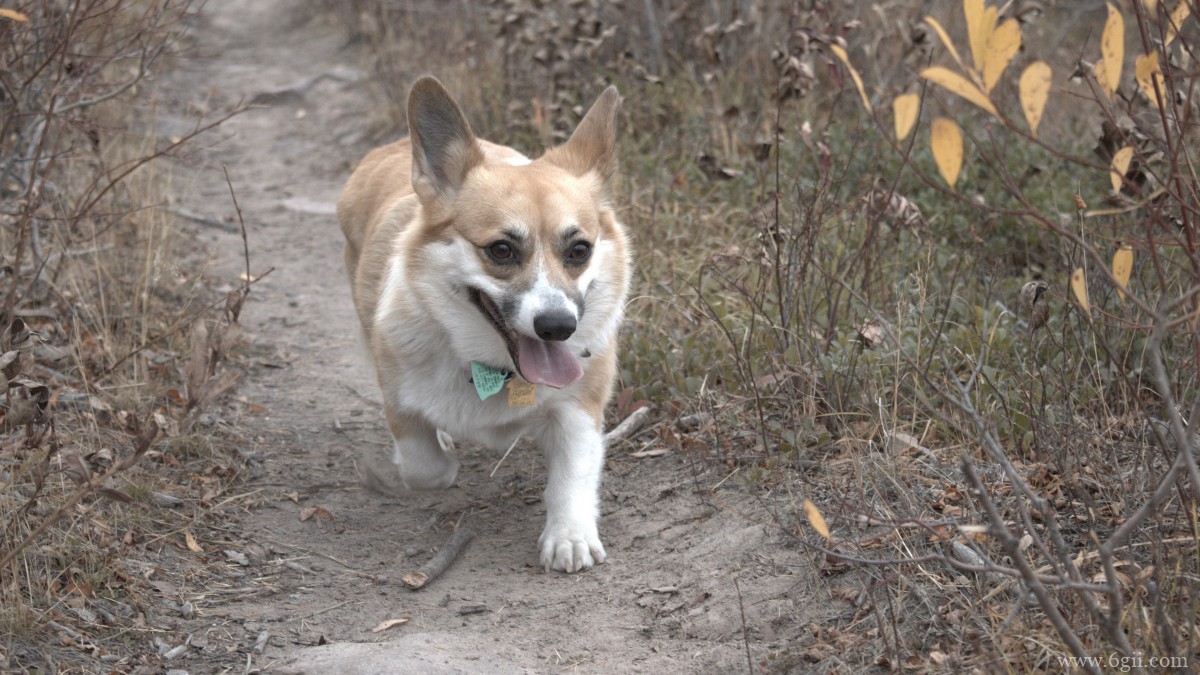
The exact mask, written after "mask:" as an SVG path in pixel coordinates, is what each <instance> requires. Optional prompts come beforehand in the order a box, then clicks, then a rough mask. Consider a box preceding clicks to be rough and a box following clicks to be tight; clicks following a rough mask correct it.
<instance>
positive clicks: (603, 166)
mask: <svg viewBox="0 0 1200 675" xmlns="http://www.w3.org/2000/svg"><path fill="white" fill-rule="evenodd" d="M620 108H621V94H619V93H618V92H617V88H616V87H615V86H612V85H609V87H608V89H605V90H604V93H603V94H600V98H598V99H596V102H595V103H593V104H592V107H591V109H590V110H588V111H587V114H586V115H584V116H583V120H582V121H580V122H579V126H578V127H576V128H575V133H573V134H571V138H569V139H568V140H567V142H566V143H564V144H562V145H560V146H558V147H557V148H554V149H552V150H550V151H548V152H547V153H546V155H545V158H546V159H547V160H548V161H550V162H552V163H554V164H557V165H558V166H561V167H562V168H564V169H566V170H567V171H570V172H571V173H573V174H575V175H577V176H583V175H586V174H588V173H591V172H595V173H596V174H597V175H598V176H599V177H600V179H601V181H603V183H604V184H605V185H606V186H607V185H608V182H609V180H610V179H612V176H613V174H614V173H616V170H617V111H618V110H620Z"/></svg>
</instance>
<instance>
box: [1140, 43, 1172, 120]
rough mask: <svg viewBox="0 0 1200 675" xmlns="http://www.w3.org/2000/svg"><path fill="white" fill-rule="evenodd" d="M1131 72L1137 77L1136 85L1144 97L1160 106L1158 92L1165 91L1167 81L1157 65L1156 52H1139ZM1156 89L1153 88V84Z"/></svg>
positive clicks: (1163, 92)
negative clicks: (1156, 86)
mask: <svg viewBox="0 0 1200 675" xmlns="http://www.w3.org/2000/svg"><path fill="white" fill-rule="evenodd" d="M1133 74H1134V77H1136V78H1137V83H1138V86H1139V87H1141V88H1142V91H1143V92H1144V93H1145V94H1146V98H1148V99H1150V102H1151V103H1153V104H1154V105H1156V106H1158V107H1160V108H1161V107H1162V102H1161V101H1160V100H1159V98H1158V95H1159V93H1162V94H1166V93H1167V82H1166V80H1164V79H1163V74H1162V69H1161V68H1159V67H1158V52H1150V53H1149V54H1140V55H1138V57H1137V58H1136V59H1135V60H1134V62H1133ZM1156 84H1157V85H1158V89H1157V90H1156V89H1155V85H1156Z"/></svg>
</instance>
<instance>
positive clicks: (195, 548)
mask: <svg viewBox="0 0 1200 675" xmlns="http://www.w3.org/2000/svg"><path fill="white" fill-rule="evenodd" d="M183 541H184V543H186V544H187V547H188V550H189V551H191V552H192V553H204V549H203V548H201V547H200V544H199V543H198V542H197V541H196V537H195V536H193V535H192V531H191V530H184V531H183Z"/></svg>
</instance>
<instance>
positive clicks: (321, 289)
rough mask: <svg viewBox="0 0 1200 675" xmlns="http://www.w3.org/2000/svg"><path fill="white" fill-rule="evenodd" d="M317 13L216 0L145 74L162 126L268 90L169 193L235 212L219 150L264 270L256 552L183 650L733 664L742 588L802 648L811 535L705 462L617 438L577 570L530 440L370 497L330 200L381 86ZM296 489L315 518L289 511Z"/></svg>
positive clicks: (373, 427)
mask: <svg viewBox="0 0 1200 675" xmlns="http://www.w3.org/2000/svg"><path fill="white" fill-rule="evenodd" d="M320 14H321V13H320V12H319V11H317V10H315V9H314V8H312V7H309V6H307V4H306V3H297V2H294V1H291V0H221V1H220V2H215V1H214V2H208V3H207V4H206V5H205V7H204V8H203V10H202V12H201V14H200V16H199V18H198V19H197V20H196V22H195V25H194V32H193V36H192V37H193V39H194V41H195V45H196V47H195V50H194V53H193V54H191V55H190V56H191V57H192V58H188V59H184V60H182V61H181V62H180V63H179V65H178V67H177V68H176V69H175V70H173V71H171V72H169V73H166V74H165V75H164V76H163V77H161V78H160V86H161V88H162V95H161V96H162V102H163V103H162V105H163V110H161V111H160V120H159V124H160V129H161V132H162V134H163V135H164V136H170V135H175V134H179V133H181V132H183V131H184V130H186V129H188V128H190V127H191V126H193V125H194V123H195V120H196V117H197V111H209V112H216V111H218V110H221V109H223V108H226V107H229V106H231V105H233V104H235V103H236V102H237V101H238V100H239V99H243V98H244V99H245V100H253V101H258V102H260V103H263V104H264V107H262V108H258V109H255V110H252V111H250V112H248V113H246V114H243V115H240V116H238V117H236V118H235V119H234V120H232V121H231V122H229V123H227V124H226V125H224V126H222V127H221V128H220V129H218V130H217V131H216V132H214V134H212V135H210V136H209V137H208V140H209V141H210V142H214V143H213V144H212V147H211V149H210V150H207V151H205V152H204V153H201V154H200V155H198V156H196V157H194V158H193V159H192V161H189V162H186V163H180V164H179V165H178V166H177V167H176V170H175V172H176V174H175V180H174V184H175V188H176V191H177V193H178V194H177V198H178V200H179V201H178V205H179V206H181V207H183V208H185V209H187V210H189V211H194V212H198V213H202V214H206V215H208V216H211V217H214V218H217V219H225V218H230V217H231V216H232V215H233V207H232V204H231V203H230V200H229V196H228V189H227V187H226V185H225V179H224V177H223V174H222V173H221V170H220V167H221V166H222V165H224V166H227V167H228V169H229V173H230V176H231V177H232V180H233V183H234V185H235V187H236V189H237V193H238V198H239V201H240V203H241V206H242V210H243V213H244V216H245V220H246V223H247V226H248V229H249V232H250V248H251V261H252V265H253V268H254V270H255V271H256V272H261V271H263V270H265V269H266V268H267V267H274V268H275V269H274V272H272V273H271V274H270V276H269V277H268V278H267V279H266V280H264V281H263V282H262V283H261V284H259V285H258V286H256V287H255V289H254V292H253V294H252V295H251V296H250V300H249V302H248V303H247V306H246V308H245V310H244V312H243V323H244V324H245V326H246V332H247V338H248V340H249V341H250V343H251V351H252V354H253V355H254V356H253V358H252V359H251V361H250V363H249V365H250V366H251V368H250V373H249V375H248V376H247V378H246V381H245V384H244V385H243V387H242V388H241V390H240V392H239V394H238V396H239V397H240V399H241V400H242V401H243V403H242V404H239V405H236V406H234V407H232V408H231V409H230V410H228V411H224V412H223V413H222V414H225V415H227V419H226V421H227V422H229V423H230V424H232V425H234V427H235V428H236V429H237V430H238V431H239V432H240V433H241V435H242V436H243V437H245V438H246V439H249V441H248V442H249V443H250V445H251V446H252V447H251V451H252V452H253V453H254V454H255V455H256V456H257V457H258V458H259V460H260V461H261V467H262V471H261V474H260V475H259V476H258V477H257V478H256V479H254V480H252V481H251V482H250V483H249V484H247V485H245V486H244V487H243V490H242V492H244V493H245V494H246V495H247V496H246V497H244V498H243V499H241V500H240V501H239V502H238V503H239V504H242V505H244V506H246V507H247V508H246V509H245V511H244V513H243V514H242V515H241V516H240V518H239V519H238V520H237V521H235V527H233V528H232V529H229V530H226V531H224V537H225V541H226V542H227V543H226V544H225V545H228V546H230V547H231V548H234V549H237V550H240V551H244V552H245V554H246V556H247V558H246V560H245V561H244V562H245V563H246V564H245V565H239V566H237V568H236V570H235V571H234V573H232V575H233V577H234V578H236V579H237V581H236V582H235V583H236V584H240V585H241V586H242V587H243V588H242V589H241V590H244V591H245V592H242V593H238V592H237V591H238V590H239V589H238V588H233V589H232V590H231V589H229V588H209V587H203V586H200V587H197V588H191V589H187V590H186V591H185V595H187V597H189V598H191V599H192V600H193V604H194V606H195V608H196V615H195V618H193V619H189V620H188V621H187V622H185V623H184V624H183V627H184V628H186V629H187V630H189V631H190V632H191V634H192V635H193V651H192V652H191V653H190V655H189V656H188V657H186V660H184V662H182V663H180V665H179V666H178V667H182V668H186V669H189V670H190V671H191V672H210V671H219V670H222V669H225V668H231V669H236V670H238V671H241V670H242V669H244V668H247V667H249V668H257V669H261V670H264V671H270V672H295V673H299V672H308V673H317V672H339V673H352V672H364V673H365V672H372V673H378V672H421V673H429V672H460V671H467V672H557V671H561V670H577V671H579V672H634V671H640V672H651V671H659V672H728V671H730V670H736V671H742V670H744V669H745V668H746V642H745V641H744V640H743V627H742V626H743V624H742V618H741V611H740V609H741V608H744V610H745V621H746V625H747V626H748V630H747V633H748V643H749V648H750V650H751V652H752V654H753V658H754V660H755V661H756V662H757V661H759V660H760V659H764V658H766V657H767V656H768V654H769V653H771V652H772V651H778V650H781V649H783V648H784V647H785V646H789V644H790V645H791V646H792V647H793V649H795V643H794V642H792V640H793V639H794V638H795V637H796V636H797V635H799V634H800V632H801V631H802V627H803V626H805V625H807V624H808V621H809V620H810V618H811V617H813V616H815V614H814V613H815V612H817V610H814V609H812V608H813V607H814V606H822V605H827V604H828V603H827V602H825V601H824V598H826V597H827V595H826V591H825V590H824V589H822V588H820V587H819V581H818V580H817V579H816V577H815V576H814V575H813V574H812V573H811V571H810V570H809V568H808V565H807V562H806V558H807V556H801V555H799V554H798V552H797V551H795V550H792V549H786V548H783V547H782V546H780V540H781V537H780V536H779V534H778V533H777V531H776V530H775V529H774V528H773V527H766V526H763V525H759V524H755V522H754V521H758V522H763V523H765V522H767V516H766V515H764V514H762V511H761V509H760V508H759V507H758V506H757V502H755V501H753V500H751V499H749V498H748V497H745V496H743V495H742V494H741V493H740V492H739V491H738V490H736V489H730V488H729V487H728V486H729V484H727V486H726V487H723V488H722V489H721V490H719V491H717V492H710V491H709V488H711V487H712V486H714V485H715V484H717V483H719V482H720V481H721V479H722V478H723V477H724V476H722V475H708V474H706V473H704V472H703V471H700V472H699V473H697V472H696V471H695V470H693V468H692V467H691V466H690V465H689V463H688V462H687V461H686V460H685V458H682V457H679V456H675V455H667V456H660V457H654V458H642V459H636V458H632V457H630V456H629V453H630V452H631V450H636V449H640V447H639V448H630V447H617V448H612V449H610V452H609V461H608V466H607V470H606V475H605V484H604V487H603V490H602V511H603V520H602V522H601V534H602V536H603V538H604V540H605V543H606V546H607V548H608V552H609V556H610V557H609V563H608V564H605V565H602V566H600V567H598V568H597V569H595V570H593V571H590V572H587V573H584V574H578V575H571V576H568V575H562V574H545V573H543V572H542V571H541V570H540V569H539V568H538V566H537V551H536V541H537V536H538V533H539V532H540V528H541V524H542V520H543V518H544V509H543V506H542V504H541V503H540V494H541V490H542V482H543V479H544V469H543V468H542V466H541V459H540V457H539V455H538V453H536V452H534V451H533V450H532V449H530V448H523V447H518V449H517V450H515V451H514V452H513V453H512V454H511V455H510V456H509V457H508V458H507V459H506V460H505V461H504V462H503V463H502V464H500V466H499V468H498V469H496V466H497V463H498V462H499V460H500V457H499V456H498V455H496V454H494V453H491V452H487V451H482V450H478V449H473V448H460V453H461V455H462V457H463V466H462V470H461V471H460V473H459V478H458V482H457V484H456V485H455V486H454V487H452V488H451V489H449V490H446V491H442V492H436V493H423V494H415V495H411V496H404V497H392V498H384V497H380V496H378V495H375V494H373V493H371V492H368V491H366V490H364V489H362V488H361V487H360V486H359V481H358V477H357V474H356V462H358V461H360V458H361V457H362V456H363V453H381V452H383V451H385V450H386V449H387V447H389V446H387V441H388V436H387V431H386V429H385V427H384V424H383V422H382V419H381V414H380V409H379V406H378V404H377V402H376V401H377V400H378V392H377V390H376V385H375V381H374V377H373V375H372V373H371V372H370V370H369V368H368V366H366V365H365V362H364V360H363V359H362V358H361V357H360V355H359V351H358V349H357V346H356V334H357V326H356V324H355V318H354V313H353V309H352V307H351V305H350V299H349V292H348V288H347V285H346V282H345V279H344V273H343V270H342V265H341V248H342V244H341V236H340V233H339V231H338V229H337V226H336V224H335V222H334V217H333V209H334V202H335V200H336V198H337V194H338V191H339V190H340V188H341V186H342V184H343V183H344V181H345V179H346V177H347V176H348V175H349V171H350V168H351V166H352V163H353V162H354V161H356V160H357V159H358V158H359V157H360V156H361V155H362V154H363V153H364V152H365V151H366V150H367V149H368V148H367V145H366V144H365V142H364V141H363V140H362V132H363V131H364V129H365V127H366V124H367V117H368V113H367V111H368V110H369V109H370V106H371V105H372V102H371V101H370V100H369V99H368V97H367V95H366V82H365V78H366V77H368V75H367V74H366V73H365V72H364V71H362V70H361V69H360V68H359V61H358V60H359V54H358V53H357V51H356V48H355V47H350V46H347V45H346V44H345V39H344V37H343V36H342V35H341V34H340V31H339V30H338V29H337V28H336V27H335V26H333V25H332V24H331V22H330V21H329V20H328V19H326V18H323V17H321V16H320ZM418 70H419V64H415V65H414V74H415V73H416V72H417V71H418ZM482 131H484V133H485V134H486V130H482ZM218 138H220V139H224V140H221V141H220V142H215V141H216V140H217V139H218ZM189 227H192V226H189ZM195 228H196V232H197V234H196V236H197V237H199V238H200V239H201V241H202V242H204V244H205V245H206V246H211V250H212V251H213V255H214V265H215V267H216V269H217V270H219V272H220V273H221V274H222V276H223V278H225V279H227V280H228V283H229V284H230V285H231V286H232V285H233V284H235V283H237V282H236V277H237V274H238V273H239V272H240V271H241V269H242V264H243V263H242V259H241V241H240V238H239V237H238V236H237V235H235V234H232V233H228V232H224V231H222V230H221V229H220V228H215V227H211V226H202V225H196V226H195ZM635 237H636V227H635ZM246 402H249V403H246ZM250 404H254V405H250ZM256 406H262V407H264V408H265V410H266V412H261V409H259V408H257V407H256ZM238 411H241V412H240V413H239V412H238ZM251 411H259V412H257V413H253V414H252V412H251ZM731 483H732V482H731ZM697 487H701V488H704V490H703V492H698V491H697V489H696V488H697ZM717 504H720V506H717ZM313 507H320V508H321V509H323V511H312V509H313ZM306 509H309V511H308V513H310V514H314V515H312V517H310V518H308V519H307V520H303V521H302V520H301V516H302V514H304V513H306V511H305V510H306ZM756 514H758V515H756ZM326 515H329V516H331V518H330V519H325V518H324V517H323V516H326ZM456 523H461V524H463V525H465V526H468V527H470V528H471V529H472V530H473V531H475V532H476V533H478V536H477V537H476V539H475V541H473V542H472V543H471V544H470V545H469V546H468V547H467V549H466V550H465V552H464V553H463V554H462V555H461V556H460V558H459V559H458V560H457V562H455V563H454V565H453V567H451V568H450V570H449V571H448V572H447V573H446V574H445V575H444V576H443V577H441V578H439V579H437V580H436V581H434V582H433V583H432V584H431V585H430V586H429V587H428V588H426V589H425V590H422V591H420V592H415V593H414V592H410V591H407V590H406V589H405V588H404V586H403V585H402V584H401V583H400V577H401V575H402V574H403V573H404V572H406V571H409V570H411V569H415V568H416V567H417V566H418V565H419V564H420V563H422V562H424V561H425V560H427V559H429V558H430V557H431V556H432V554H433V552H434V550H435V549H436V548H437V547H438V546H440V545H441V544H442V543H443V542H444V541H445V540H446V538H447V536H448V535H449V533H450V531H451V528H452V527H453V526H454V525H455V524H456ZM235 557H236V556H235ZM239 575H240V576H239ZM735 578H736V579H737V580H738V582H739V586H740V592H741V598H740V601H739V597H738V592H737V591H736V590H735V585H734V579H735ZM189 593H190V595H189ZM812 598H820V600H813V599H812ZM826 611H828V610H821V611H820V612H819V613H824V612H826ZM405 617H411V620H410V621H409V622H408V623H406V624H403V625H396V626H394V627H392V628H389V629H386V630H383V631H381V632H378V633H375V632H372V629H373V628H375V627H376V626H377V625H379V624H380V623H381V622H383V621H385V620H388V619H399V618H405ZM256 642H257V643H258V648H257V649H256V648H254V647H253V645H255V643H256Z"/></svg>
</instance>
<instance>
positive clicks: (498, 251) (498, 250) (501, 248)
mask: <svg viewBox="0 0 1200 675" xmlns="http://www.w3.org/2000/svg"><path fill="white" fill-rule="evenodd" d="M487 252H488V255H489V256H491V257H492V260H495V261H496V262H500V263H508V262H516V260H517V252H516V251H514V250H513V247H512V246H511V245H510V244H509V243H508V242H506V241H495V242H492V243H491V244H488V247H487Z"/></svg>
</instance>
